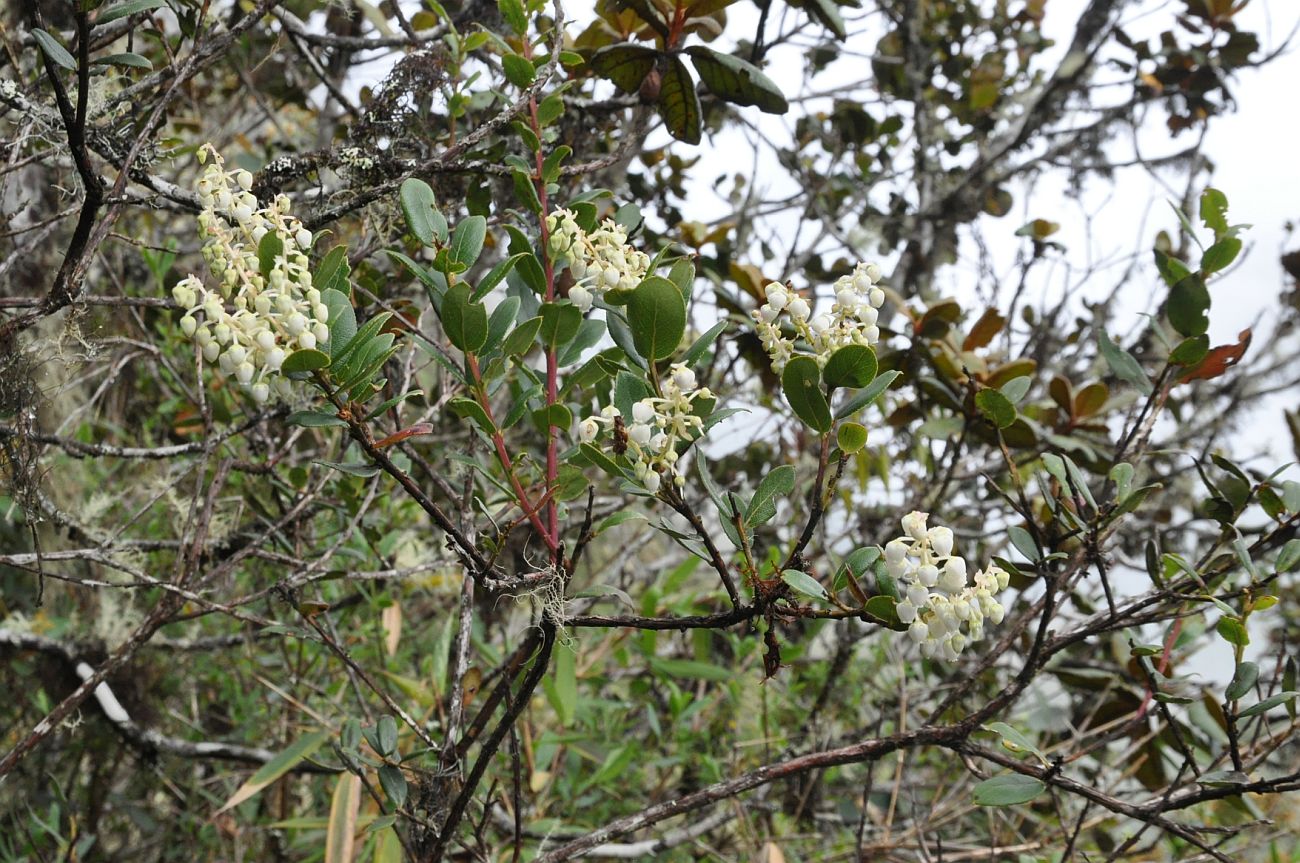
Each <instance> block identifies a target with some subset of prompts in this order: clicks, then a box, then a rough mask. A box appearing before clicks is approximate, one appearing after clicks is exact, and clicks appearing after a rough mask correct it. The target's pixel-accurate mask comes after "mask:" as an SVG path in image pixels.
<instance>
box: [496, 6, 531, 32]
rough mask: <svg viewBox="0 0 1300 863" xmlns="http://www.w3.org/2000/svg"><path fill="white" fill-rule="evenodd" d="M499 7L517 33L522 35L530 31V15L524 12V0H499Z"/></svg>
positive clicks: (503, 16)
mask: <svg viewBox="0 0 1300 863" xmlns="http://www.w3.org/2000/svg"><path fill="white" fill-rule="evenodd" d="M497 9H499V10H500V11H501V17H502V18H504V19H505V22H506V23H507V24H509V25H510V29H511V30H513V31H515V33H516V34H518V35H520V36H522V35H523V34H525V33H527V32H528V16H527V15H526V14H524V4H523V0H497Z"/></svg>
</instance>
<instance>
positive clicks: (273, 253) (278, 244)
mask: <svg viewBox="0 0 1300 863" xmlns="http://www.w3.org/2000/svg"><path fill="white" fill-rule="evenodd" d="M283 256H284V240H282V239H281V238H280V235H279V234H277V233H276V232H275V231H267V232H266V234H265V235H264V236H263V237H262V240H261V242H259V243H258V244H257V267H258V269H259V270H261V272H262V278H264V279H265V278H268V277H269V276H270V275H271V271H272V270H274V269H275V264H276V261H278V260H280V258H282V257H283Z"/></svg>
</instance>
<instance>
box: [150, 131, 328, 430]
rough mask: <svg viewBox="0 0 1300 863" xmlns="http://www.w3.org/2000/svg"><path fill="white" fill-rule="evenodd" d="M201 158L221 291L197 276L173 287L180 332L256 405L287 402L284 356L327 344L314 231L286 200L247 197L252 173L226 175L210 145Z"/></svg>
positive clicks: (212, 264)
mask: <svg viewBox="0 0 1300 863" xmlns="http://www.w3.org/2000/svg"><path fill="white" fill-rule="evenodd" d="M198 160H199V163H200V164H206V166H207V167H206V168H205V169H204V171H203V174H202V175H201V176H200V177H199V180H198V182H197V183H196V191H197V192H198V195H199V202H200V204H202V206H203V210H202V212H200V213H199V218H198V222H199V235H200V236H201V237H202V239H203V250H202V255H203V260H204V261H205V262H206V263H207V265H208V271H209V272H210V273H211V274H212V277H213V280H214V281H215V282H216V283H217V289H216V290H210V289H208V288H207V287H206V286H205V285H204V284H203V281H202V280H201V279H200V278H199V277H197V276H195V275H193V274H191V275H189V276H187V277H186V278H184V279H182V280H181V281H180V282H177V283H176V286H175V287H174V288H172V297H173V298H174V299H175V300H176V302H177V303H179V304H180V305H181V306H182V307H184V308H185V310H186V311H185V316H184V317H182V318H181V321H180V326H181V331H182V332H183V333H185V335H186V337H187V338H191V339H193V340H194V341H195V343H196V344H198V346H199V347H200V348H201V349H202V350H203V356H204V358H205V359H206V360H207V361H208V362H216V363H217V364H218V367H219V368H220V369H221V372H222V373H223V374H225V375H229V376H231V377H233V378H234V379H235V380H236V381H238V383H239V384H240V385H242V386H243V387H244V388H245V390H246V391H247V392H248V393H249V395H250V396H252V398H253V399H254V400H255V401H256V402H258V403H259V404H260V403H262V402H265V401H266V400H267V399H268V398H270V395H271V391H272V387H274V389H275V392H276V393H277V394H278V395H280V396H281V397H283V398H287V397H289V396H290V395H291V389H290V382H289V380H288V379H287V378H285V377H283V376H281V375H280V366H281V365H282V364H283V363H284V360H285V357H286V356H288V354H289V353H292V352H293V351H294V350H297V349H300V348H315V347H316V346H317V345H318V344H319V343H321V342H324V341H325V340H327V339H328V338H329V328H328V326H327V325H326V322H327V321H328V320H329V308H328V307H327V306H326V305H325V304H324V303H323V302H322V301H321V295H320V291H318V290H316V289H315V288H314V287H313V286H312V279H311V272H310V271H309V270H308V269H307V265H308V261H307V252H308V251H309V250H310V249H311V244H312V234H311V231H309V230H307V229H306V228H305V227H303V225H302V223H301V222H299V221H298V220H297V219H296V218H294V217H292V216H290V215H289V198H288V196H286V195H277V196H276V197H275V200H274V201H272V202H271V204H270V205H268V206H266V207H259V206H258V201H257V198H256V197H255V196H254V195H253V193H252V192H251V191H250V189H251V188H252V185H253V175H252V174H250V173H249V172H248V171H245V170H242V169H241V170H234V171H226V170H225V163H224V162H223V160H222V158H221V156H220V155H219V154H218V153H217V151H216V150H215V149H214V148H213V147H212V145H211V144H205V145H204V146H203V147H201V148H200V149H199V152H198ZM269 234H273V235H274V236H275V237H277V238H278V239H279V241H280V242H279V247H280V251H279V253H278V254H277V255H276V256H275V258H274V260H273V261H272V262H271V266H270V268H269V269H268V270H267V272H266V273H265V274H263V272H262V266H261V262H260V260H259V258H258V247H259V244H260V243H261V242H262V240H263V238H265V237H266V236H267V235H269ZM231 307H233V311H232V310H231Z"/></svg>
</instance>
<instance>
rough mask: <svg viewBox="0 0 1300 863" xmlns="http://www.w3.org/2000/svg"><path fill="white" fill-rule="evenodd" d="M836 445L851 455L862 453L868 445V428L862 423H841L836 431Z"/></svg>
mask: <svg viewBox="0 0 1300 863" xmlns="http://www.w3.org/2000/svg"><path fill="white" fill-rule="evenodd" d="M835 443H836V444H837V445H838V446H839V448H840V449H842V450H844V452H846V453H849V454H850V455H852V454H853V453H856V452H860V451H861V450H862V448H863V447H864V446H866V445H867V427H866V426H864V425H862V424H861V423H854V422H846V423H840V426H839V428H837V429H836V430H835Z"/></svg>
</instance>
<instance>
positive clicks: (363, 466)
mask: <svg viewBox="0 0 1300 863" xmlns="http://www.w3.org/2000/svg"><path fill="white" fill-rule="evenodd" d="M312 464H318V465H320V466H321V467H327V468H330V469H331V470H336V471H338V472H339V473H345V474H347V475H348V476H359V477H361V478H363V479H369V478H370V477H372V476H374V475H375V474H377V473H379V466H378V465H373V464H368V463H366V462H349V463H344V462H337V461H324V460H317V461H314V462H312Z"/></svg>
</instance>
